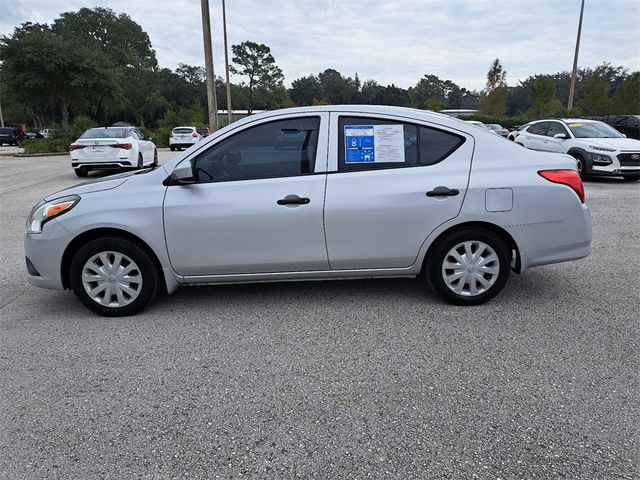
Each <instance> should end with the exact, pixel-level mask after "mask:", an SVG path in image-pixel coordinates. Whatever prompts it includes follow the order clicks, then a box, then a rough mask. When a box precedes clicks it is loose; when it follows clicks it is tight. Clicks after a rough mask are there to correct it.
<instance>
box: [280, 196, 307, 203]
mask: <svg viewBox="0 0 640 480" xmlns="http://www.w3.org/2000/svg"><path fill="white" fill-rule="evenodd" d="M310 202H311V200H309V199H308V198H307V197H299V196H298V195H287V196H286V197H284V198H281V199H280V200H278V202H277V203H278V205H307V204H308V203H310Z"/></svg>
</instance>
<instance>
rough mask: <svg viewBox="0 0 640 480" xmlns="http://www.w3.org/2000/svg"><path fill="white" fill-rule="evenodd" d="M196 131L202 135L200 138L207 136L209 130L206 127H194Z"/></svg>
mask: <svg viewBox="0 0 640 480" xmlns="http://www.w3.org/2000/svg"><path fill="white" fill-rule="evenodd" d="M196 132H198V133H199V134H200V135H202V138H207V137H208V136H209V134H210V133H211V132H209V129H208V128H206V127H205V128H196Z"/></svg>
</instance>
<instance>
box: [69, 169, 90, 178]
mask: <svg viewBox="0 0 640 480" xmlns="http://www.w3.org/2000/svg"><path fill="white" fill-rule="evenodd" d="M73 171H74V172H75V173H76V175H77V176H78V177H86V176H87V175H88V174H89V170H87V169H86V168H74V169H73Z"/></svg>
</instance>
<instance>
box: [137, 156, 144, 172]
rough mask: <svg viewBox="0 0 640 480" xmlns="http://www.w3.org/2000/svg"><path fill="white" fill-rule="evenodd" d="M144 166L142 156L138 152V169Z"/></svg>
mask: <svg viewBox="0 0 640 480" xmlns="http://www.w3.org/2000/svg"><path fill="white" fill-rule="evenodd" d="M142 168H144V159H143V158H142V154H141V153H139V154H138V170H142Z"/></svg>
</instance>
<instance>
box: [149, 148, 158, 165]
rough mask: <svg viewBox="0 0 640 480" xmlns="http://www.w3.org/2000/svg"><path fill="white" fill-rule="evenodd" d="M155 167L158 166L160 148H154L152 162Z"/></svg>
mask: <svg viewBox="0 0 640 480" xmlns="http://www.w3.org/2000/svg"><path fill="white" fill-rule="evenodd" d="M151 166H152V167H153V168H156V167H157V166H158V149H154V150H153V163H152V164H151Z"/></svg>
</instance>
